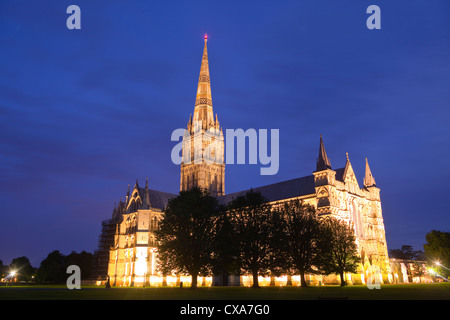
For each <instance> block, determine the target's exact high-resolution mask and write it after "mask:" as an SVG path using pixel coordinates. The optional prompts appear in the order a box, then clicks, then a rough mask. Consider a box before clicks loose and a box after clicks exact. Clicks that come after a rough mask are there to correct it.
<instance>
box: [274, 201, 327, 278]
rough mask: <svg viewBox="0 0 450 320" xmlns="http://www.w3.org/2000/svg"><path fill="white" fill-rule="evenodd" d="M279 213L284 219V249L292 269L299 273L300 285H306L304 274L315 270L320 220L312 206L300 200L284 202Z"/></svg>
mask: <svg viewBox="0 0 450 320" xmlns="http://www.w3.org/2000/svg"><path fill="white" fill-rule="evenodd" d="M281 214H282V217H283V218H284V220H285V231H284V239H285V241H283V243H284V251H285V252H286V256H287V257H288V261H289V264H290V265H291V266H292V269H293V271H294V272H296V273H298V274H300V283H301V286H302V287H306V286H307V284H306V281H305V274H306V273H315V272H316V271H317V269H315V268H314V265H315V264H316V263H317V261H318V260H317V259H318V254H319V245H318V243H319V240H320V237H321V228H320V221H319V219H318V217H317V215H316V212H315V209H314V207H311V206H309V205H305V204H303V203H302V202H300V201H291V202H287V203H285V204H284V206H283V207H282V209H281Z"/></svg>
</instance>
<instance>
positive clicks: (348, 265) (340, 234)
mask: <svg viewBox="0 0 450 320" xmlns="http://www.w3.org/2000/svg"><path fill="white" fill-rule="evenodd" d="M321 229H322V231H321V238H320V241H319V243H318V244H319V248H320V253H319V255H318V264H317V267H318V268H319V270H320V271H321V272H322V273H323V274H331V273H335V274H339V276H340V278H341V286H346V285H347V282H346V280H345V277H344V275H345V273H347V272H350V273H356V272H357V267H358V263H359V261H360V258H359V257H358V252H357V246H356V243H355V235H354V230H353V228H352V227H351V225H348V224H347V223H346V222H345V221H341V220H338V219H337V218H333V217H326V218H324V219H322V223H321Z"/></svg>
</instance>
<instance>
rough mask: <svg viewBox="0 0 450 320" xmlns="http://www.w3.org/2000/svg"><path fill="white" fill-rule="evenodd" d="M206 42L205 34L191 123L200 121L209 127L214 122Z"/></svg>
mask: <svg viewBox="0 0 450 320" xmlns="http://www.w3.org/2000/svg"><path fill="white" fill-rule="evenodd" d="M207 40H208V35H206V34H205V45H204V47H203V55H202V64H201V67H200V75H199V78H198V86H197V96H196V99H195V108H194V117H193V121H202V124H203V125H206V126H208V127H209V125H211V124H212V123H213V122H214V114H213V108H212V95H211V82H210V78H209V63H208V48H207V45H206V43H207Z"/></svg>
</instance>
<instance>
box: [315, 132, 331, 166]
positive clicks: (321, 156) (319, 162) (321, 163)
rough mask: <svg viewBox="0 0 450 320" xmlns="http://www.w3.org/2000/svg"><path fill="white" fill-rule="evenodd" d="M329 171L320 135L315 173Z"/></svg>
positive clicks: (328, 161)
mask: <svg viewBox="0 0 450 320" xmlns="http://www.w3.org/2000/svg"><path fill="white" fill-rule="evenodd" d="M326 169H331V164H330V159H328V156H327V152H326V151H325V146H324V145H323V140H322V135H320V146H319V158H318V159H317V167H316V171H322V170H326Z"/></svg>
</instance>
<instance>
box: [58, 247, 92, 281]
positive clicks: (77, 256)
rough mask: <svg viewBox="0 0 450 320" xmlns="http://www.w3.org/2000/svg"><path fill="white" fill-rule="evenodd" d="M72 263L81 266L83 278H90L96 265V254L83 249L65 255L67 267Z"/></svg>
mask: <svg viewBox="0 0 450 320" xmlns="http://www.w3.org/2000/svg"><path fill="white" fill-rule="evenodd" d="M70 265H77V266H78V267H80V272H81V280H87V279H90V278H91V276H92V271H93V267H94V255H93V254H92V253H89V252H86V251H81V252H80V253H76V252H75V251H72V252H71V253H70V254H69V255H67V256H66V257H65V269H66V270H67V267H68V266H70Z"/></svg>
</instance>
